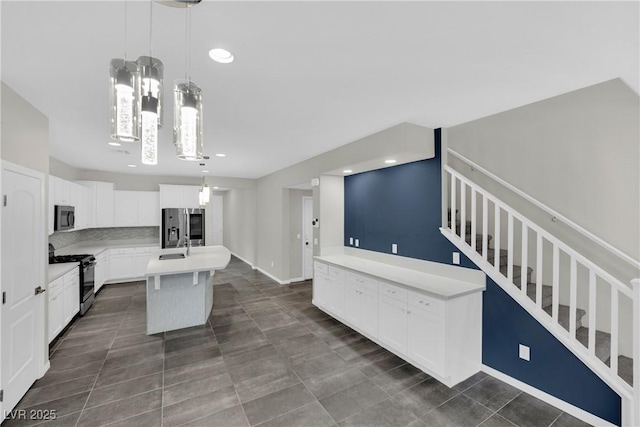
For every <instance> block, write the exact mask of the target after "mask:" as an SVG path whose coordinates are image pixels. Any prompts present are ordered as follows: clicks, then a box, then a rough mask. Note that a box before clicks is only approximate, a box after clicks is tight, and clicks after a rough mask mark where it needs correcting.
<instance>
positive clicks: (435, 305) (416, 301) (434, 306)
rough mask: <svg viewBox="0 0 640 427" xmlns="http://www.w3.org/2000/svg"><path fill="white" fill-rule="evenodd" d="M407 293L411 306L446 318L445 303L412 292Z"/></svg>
mask: <svg viewBox="0 0 640 427" xmlns="http://www.w3.org/2000/svg"><path fill="white" fill-rule="evenodd" d="M407 292H408V302H409V306H411V307H415V308H421V309H423V310H427V311H429V312H431V313H433V314H437V315H438V316H444V311H445V302H444V301H442V300H439V299H436V298H432V297H429V296H426V295H423V294H419V293H416V292H412V291H407Z"/></svg>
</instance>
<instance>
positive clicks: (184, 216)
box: [162, 208, 205, 248]
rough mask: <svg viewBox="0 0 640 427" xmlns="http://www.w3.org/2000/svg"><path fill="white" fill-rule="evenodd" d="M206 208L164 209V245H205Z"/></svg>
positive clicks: (169, 246)
mask: <svg viewBox="0 0 640 427" xmlns="http://www.w3.org/2000/svg"><path fill="white" fill-rule="evenodd" d="M204 218H205V217H204V209H182V208H165V209H162V247H163V248H182V247H186V246H187V240H186V239H187V238H188V239H190V240H191V246H204V245H205V243H204Z"/></svg>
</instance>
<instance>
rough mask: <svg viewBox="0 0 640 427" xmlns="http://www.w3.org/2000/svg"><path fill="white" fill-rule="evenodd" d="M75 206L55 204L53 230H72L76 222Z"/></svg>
mask: <svg viewBox="0 0 640 427" xmlns="http://www.w3.org/2000/svg"><path fill="white" fill-rule="evenodd" d="M75 211H76V208H74V207H73V206H61V205H56V206H55V223H54V227H53V230H54V231H65V230H73V227H74V224H75V222H76V217H75Z"/></svg>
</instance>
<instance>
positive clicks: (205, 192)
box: [198, 176, 211, 207]
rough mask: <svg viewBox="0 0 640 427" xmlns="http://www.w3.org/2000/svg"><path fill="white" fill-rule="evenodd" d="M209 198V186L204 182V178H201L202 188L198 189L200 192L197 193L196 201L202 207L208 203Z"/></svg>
mask: <svg viewBox="0 0 640 427" xmlns="http://www.w3.org/2000/svg"><path fill="white" fill-rule="evenodd" d="M210 197H211V190H209V186H208V185H207V184H206V183H205V182H204V176H203V177H202V187H201V188H200V192H199V193H198V200H199V202H200V206H202V207H204V206H205V205H206V204H207V203H209V199H210Z"/></svg>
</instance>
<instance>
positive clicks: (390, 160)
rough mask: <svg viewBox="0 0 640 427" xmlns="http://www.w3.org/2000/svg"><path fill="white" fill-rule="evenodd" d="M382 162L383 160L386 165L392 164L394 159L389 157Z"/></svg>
mask: <svg viewBox="0 0 640 427" xmlns="http://www.w3.org/2000/svg"><path fill="white" fill-rule="evenodd" d="M384 162H385V163H386V164H388V165H392V164H394V163H395V162H396V160H393V159H389V160H385V161H384Z"/></svg>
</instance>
